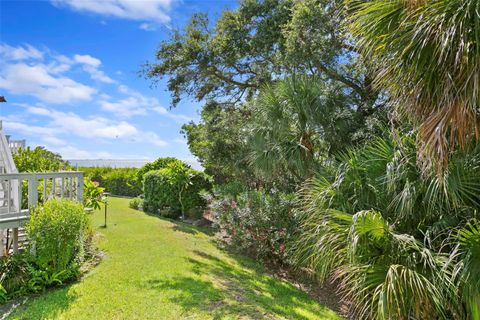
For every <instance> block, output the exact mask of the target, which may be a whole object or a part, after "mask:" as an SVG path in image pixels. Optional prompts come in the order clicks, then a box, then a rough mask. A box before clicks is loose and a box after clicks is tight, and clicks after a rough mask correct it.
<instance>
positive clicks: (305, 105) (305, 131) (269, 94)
mask: <svg viewBox="0 0 480 320" xmlns="http://www.w3.org/2000/svg"><path fill="white" fill-rule="evenodd" d="M342 99H345V96H344V95H343V94H342V92H341V90H335V88H333V87H331V86H329V85H328V84H326V83H325V82H322V81H320V79H318V78H317V77H311V76H296V77H292V78H288V79H285V80H281V81H279V82H278V83H276V84H274V85H271V86H265V87H264V88H263V89H262V91H261V93H260V95H259V96H258V98H257V99H256V100H255V101H254V106H253V111H252V117H251V119H252V121H251V130H252V135H251V139H250V141H249V145H250V147H251V153H250V155H249V160H250V163H251V164H253V166H254V167H255V168H257V169H258V171H260V173H262V174H264V175H266V176H274V175H277V176H278V175H286V174H289V175H291V176H293V177H294V180H295V181H296V182H303V181H304V180H305V179H307V178H308V177H312V175H313V173H314V169H315V167H316V164H318V163H319V162H321V161H322V160H324V159H325V158H326V157H327V156H328V155H329V154H331V153H332V152H333V151H334V150H336V149H335V148H338V147H340V148H341V147H342V146H345V145H347V144H348V143H349V142H350V136H349V135H350V132H349V130H350V129H351V127H350V126H349V123H350V121H351V118H352V117H351V114H350V113H351V112H352V110H349V109H348V107H346V104H344V103H342V102H341V101H342Z"/></svg>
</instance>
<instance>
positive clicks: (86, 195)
mask: <svg viewBox="0 0 480 320" xmlns="http://www.w3.org/2000/svg"><path fill="white" fill-rule="evenodd" d="M103 191H104V188H101V187H100V186H99V185H98V182H95V181H91V180H90V179H88V178H87V179H85V181H84V184H83V205H84V206H85V207H86V208H93V209H97V210H98V209H100V203H102V193H103Z"/></svg>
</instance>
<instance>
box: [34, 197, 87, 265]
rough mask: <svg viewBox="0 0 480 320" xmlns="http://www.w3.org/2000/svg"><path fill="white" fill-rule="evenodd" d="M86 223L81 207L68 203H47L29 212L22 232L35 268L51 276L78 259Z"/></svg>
mask: <svg viewBox="0 0 480 320" xmlns="http://www.w3.org/2000/svg"><path fill="white" fill-rule="evenodd" d="M89 223H90V222H89V220H88V216H87V215H85V213H84V211H83V207H82V205H81V204H78V203H76V202H73V201H70V200H57V199H54V200H49V201H47V202H46V203H45V204H44V206H43V207H37V208H35V209H33V210H31V212H30V219H29V221H28V223H27V225H26V231H27V235H28V238H29V240H30V245H31V246H32V250H33V252H34V257H35V263H36V264H37V265H38V266H39V268H40V269H41V270H50V271H51V273H52V274H54V273H57V272H61V271H62V270H67V269H68V268H69V267H70V266H71V265H72V263H74V260H75V259H76V258H81V257H82V255H83V252H84V241H85V240H86V239H87V238H88V237H89V234H88V232H89V230H90V226H89Z"/></svg>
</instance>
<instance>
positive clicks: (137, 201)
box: [128, 198, 143, 210]
mask: <svg viewBox="0 0 480 320" xmlns="http://www.w3.org/2000/svg"><path fill="white" fill-rule="evenodd" d="M128 206H129V207H130V208H132V209H135V210H141V209H143V199H142V198H133V199H132V200H130V202H129V203H128Z"/></svg>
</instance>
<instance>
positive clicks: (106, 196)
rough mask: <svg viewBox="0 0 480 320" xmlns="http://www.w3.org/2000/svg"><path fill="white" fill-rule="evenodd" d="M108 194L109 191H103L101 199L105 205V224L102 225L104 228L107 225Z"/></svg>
mask: <svg viewBox="0 0 480 320" xmlns="http://www.w3.org/2000/svg"><path fill="white" fill-rule="evenodd" d="M109 195H110V193H108V192H104V193H103V197H102V201H103V204H104V206H105V224H104V225H103V227H104V228H106V227H107V207H108V196H109Z"/></svg>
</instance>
